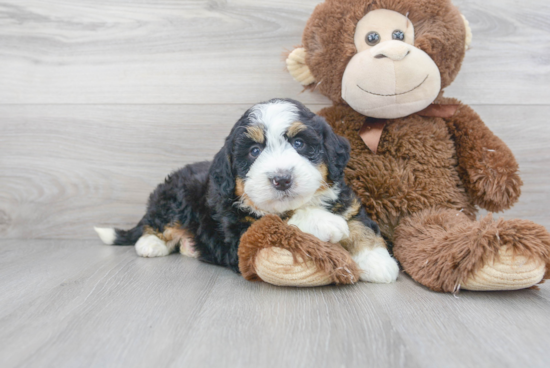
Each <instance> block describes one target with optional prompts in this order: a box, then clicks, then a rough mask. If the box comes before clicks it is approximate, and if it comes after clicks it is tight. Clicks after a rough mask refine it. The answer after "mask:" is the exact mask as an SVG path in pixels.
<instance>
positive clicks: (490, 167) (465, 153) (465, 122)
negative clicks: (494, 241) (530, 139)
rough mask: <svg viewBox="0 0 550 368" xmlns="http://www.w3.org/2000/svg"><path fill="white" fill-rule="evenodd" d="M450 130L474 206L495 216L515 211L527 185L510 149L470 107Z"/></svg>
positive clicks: (451, 123)
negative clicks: (514, 206) (513, 206)
mask: <svg viewBox="0 0 550 368" xmlns="http://www.w3.org/2000/svg"><path fill="white" fill-rule="evenodd" d="M447 126H448V128H449V131H450V132H451V134H452V135H453V138H454V141H455V146H456V154H457V157H458V172H459V175H460V177H461V179H462V182H463V183H464V187H465V188H466V191H467V193H468V194H469V195H470V196H471V197H472V198H473V200H474V203H475V204H476V205H478V206H479V207H481V208H485V209H487V210H489V211H493V212H499V211H502V210H505V209H508V208H510V207H512V205H513V204H514V203H516V202H517V200H518V198H519V196H520V194H521V189H520V187H521V185H522V184H523V183H522V181H521V179H520V177H519V175H518V163H517V162H516V159H515V158H514V155H513V154H512V151H510V149H509V148H508V146H506V144H505V143H504V142H503V141H502V140H501V139H500V138H498V137H497V136H496V135H494V134H493V132H491V130H489V128H487V126H485V123H484V122H483V121H482V120H481V118H480V117H479V115H478V114H477V113H476V112H475V111H474V110H473V109H472V108H471V107H470V106H468V105H462V104H461V105H460V107H459V108H458V110H457V112H456V114H455V115H454V116H453V117H452V118H449V119H447Z"/></svg>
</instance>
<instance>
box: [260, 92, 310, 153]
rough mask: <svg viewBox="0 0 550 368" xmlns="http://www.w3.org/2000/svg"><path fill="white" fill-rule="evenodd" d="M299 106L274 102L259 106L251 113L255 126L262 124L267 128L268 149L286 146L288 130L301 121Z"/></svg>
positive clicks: (286, 102) (280, 101)
mask: <svg viewBox="0 0 550 368" xmlns="http://www.w3.org/2000/svg"><path fill="white" fill-rule="evenodd" d="M299 113H300V110H299V108H298V106H296V105H295V104H293V103H291V102H288V101H282V100H279V101H272V102H267V103H264V104H258V105H256V106H254V107H253V108H252V111H251V112H250V121H251V122H252V123H253V124H262V125H264V126H265V128H266V138H267V147H268V148H275V147H276V146H281V145H284V143H285V140H284V138H283V136H284V134H285V132H286V131H287V129H288V128H289V127H290V126H291V125H292V123H294V122H295V121H296V120H298V119H299V116H300V115H299Z"/></svg>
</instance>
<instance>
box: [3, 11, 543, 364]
mask: <svg viewBox="0 0 550 368" xmlns="http://www.w3.org/2000/svg"><path fill="white" fill-rule="evenodd" d="M319 1H320V0H300V1H295V0H262V1H258V0H232V1H226V0H141V1H128V0H52V1H44V0H0V367H2V368H4V367H87V366H94V367H121V366H122V367H152V366H158V367H163V366H174V367H182V366H183V367H203V366H204V367H224V366H227V367H281V366H288V367H309V366H315V367H355V366H357V367H400V366H405V367H417V366H418V367H473V366H481V367H489V366H498V367H548V366H550V354H549V353H548V346H550V313H549V312H550V284H548V285H546V284H545V285H542V286H541V290H524V291H518V292H502V293H501V292H498V293H474V292H460V293H459V294H458V295H457V296H456V297H455V296H453V295H446V294H437V293H433V292H430V291H428V290H426V289H425V288H423V287H422V286H420V285H418V284H417V283H415V282H413V281H412V280H411V279H410V278H408V277H407V276H406V275H401V277H400V278H399V280H398V282H397V283H396V284H393V285H372V284H360V285H355V286H352V287H340V288H337V287H325V288H316V289H291V288H277V287H273V286H270V285H266V284H262V283H250V282H246V281H244V280H243V279H242V278H241V277H239V276H237V275H235V274H233V273H231V272H230V271H227V270H224V269H221V268H218V267H214V266H210V265H206V264H203V263H200V262H198V261H196V260H191V259H186V258H184V257H180V256H177V255H172V256H169V257H165V258H161V259H142V258H139V257H137V256H136V255H135V253H134V251H133V249H132V248H131V247H108V246H102V245H100V242H99V240H97V239H96V235H95V233H94V232H93V230H92V227H93V226H94V225H109V226H120V227H129V226H132V225H133V224H135V223H136V222H137V221H138V220H139V218H140V217H141V215H142V213H143V211H144V207H145V200H146V198H147V195H148V193H149V192H150V191H151V190H152V189H153V188H154V186H155V185H156V184H157V183H158V182H160V181H161V180H162V179H163V178H164V176H165V175H166V174H167V173H168V172H170V171H171V170H174V169H177V168H178V167H181V166H183V165H185V164H187V163H190V162H194V161H198V160H205V159H210V158H212V157H213V155H214V154H215V153H216V152H217V150H218V149H219V148H220V146H221V144H222V142H223V139H224V138H225V136H226V134H227V133H228V132H229V130H230V128H231V126H232V125H233V124H234V122H235V121H236V120H237V119H238V117H239V116H240V115H241V114H242V113H243V112H244V111H245V110H246V109H247V108H248V107H250V106H251V105H252V104H254V103H257V102H259V101H262V100H267V99H271V98H274V97H290V98H296V99H298V100H301V101H303V102H304V103H306V104H307V105H308V106H309V107H310V108H312V109H313V110H318V109H320V108H322V107H324V106H327V105H328V104H329V101H328V100H327V99H326V98H324V97H323V96H320V95H319V94H314V93H309V92H307V93H301V87H300V86H299V85H297V84H296V83H295V82H293V81H292V79H291V78H290V76H289V75H288V74H287V73H286V72H285V70H284V63H283V61H282V59H281V54H282V52H283V51H284V50H289V49H292V47H294V46H296V45H299V44H300V39H301V33H302V30H303V28H304V25H305V22H306V20H307V18H308V17H309V15H310V14H311V12H312V10H313V8H314V7H315V5H316V4H317V3H318V2H319ZM455 3H456V4H457V5H459V7H460V9H461V11H462V12H463V13H464V15H465V16H466V17H467V18H468V20H469V21H470V24H471V26H472V30H473V33H474V41H473V44H472V49H471V50H470V51H468V53H467V55H466V59H465V61H464V64H463V68H462V71H461V73H460V74H459V76H458V78H457V79H456V81H455V82H454V83H453V85H452V86H451V87H449V88H448V89H447V91H446V95H447V96H452V97H457V98H460V99H461V100H462V101H463V102H465V103H467V104H470V105H472V107H473V108H474V109H475V110H476V111H477V112H478V113H479V114H480V115H481V117H482V118H483V119H484V120H485V122H486V124H487V125H488V126H489V127H490V128H491V129H492V130H493V131H494V132H495V133H496V134H497V135H499V136H500V137H501V138H502V139H504V141H505V142H507V143H508V145H509V146H510V147H511V149H512V151H513V152H514V153H515V154H516V157H517V159H518V161H519V164H520V169H521V175H522V178H523V181H524V183H525V184H524V187H523V194H522V197H521V199H520V202H519V203H518V204H517V205H516V206H515V207H514V208H513V209H512V210H510V211H507V212H505V213H503V214H501V215H500V216H503V217H505V218H515V217H518V218H526V219H530V220H533V221H536V222H538V223H540V224H542V225H544V226H546V227H547V228H550V211H548V208H550V184H549V183H550V144H549V142H550V2H548V1H547V0H523V1H521V6H518V2H517V1H514V0H484V1H479V0H455Z"/></svg>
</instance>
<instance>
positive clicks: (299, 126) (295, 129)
mask: <svg viewBox="0 0 550 368" xmlns="http://www.w3.org/2000/svg"><path fill="white" fill-rule="evenodd" d="M306 129H307V126H306V125H305V124H304V123H302V122H301V121H295V122H294V123H292V125H291V126H290V127H289V128H288V130H287V131H286V135H287V136H288V137H289V138H292V137H294V136H295V135H296V134H298V133H300V132H303V131H304V130H306Z"/></svg>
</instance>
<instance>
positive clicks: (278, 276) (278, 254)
mask: <svg viewBox="0 0 550 368" xmlns="http://www.w3.org/2000/svg"><path fill="white" fill-rule="evenodd" d="M254 265H255V268H256V273H257V274H258V276H259V277H260V278H261V279H262V280H264V281H265V282H268V283H270V284H273V285H278V286H297V287H312V286H323V285H329V284H331V283H332V280H331V278H330V276H329V275H327V274H326V273H325V272H323V271H320V270H318V269H317V267H316V266H315V264H314V263H313V262H312V261H307V262H305V263H304V262H297V263H296V264H295V263H294V259H293V257H292V253H291V252H290V251H288V250H286V249H283V248H277V247H270V248H264V249H262V250H260V251H259V252H258V255H257V256H256V260H255V264H254Z"/></svg>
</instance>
